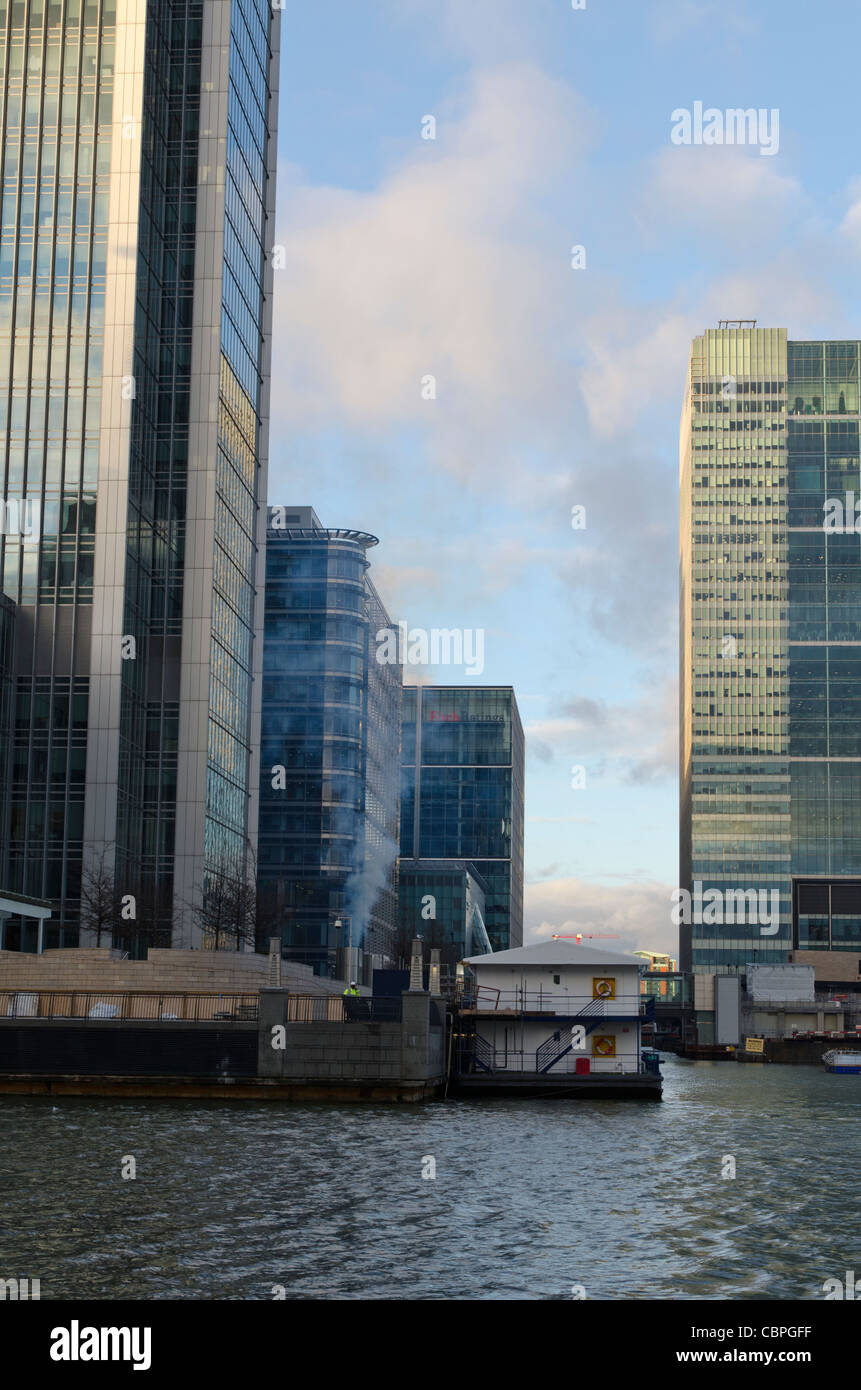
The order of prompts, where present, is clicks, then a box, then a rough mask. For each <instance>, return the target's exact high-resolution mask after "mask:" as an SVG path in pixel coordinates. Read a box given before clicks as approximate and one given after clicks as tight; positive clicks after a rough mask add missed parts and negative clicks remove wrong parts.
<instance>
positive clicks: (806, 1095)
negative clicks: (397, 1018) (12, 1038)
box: [0, 1058, 861, 1299]
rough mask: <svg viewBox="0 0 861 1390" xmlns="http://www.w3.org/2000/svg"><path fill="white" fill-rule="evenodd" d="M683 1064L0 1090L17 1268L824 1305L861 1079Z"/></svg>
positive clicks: (154, 1283)
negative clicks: (227, 1089)
mask: <svg viewBox="0 0 861 1390" xmlns="http://www.w3.org/2000/svg"><path fill="white" fill-rule="evenodd" d="M664 1076H665V1084H664V1101H663V1103H662V1104H655V1103H646V1102H638V1101H613V1100H605V1101H593V1102H589V1103H586V1102H583V1101H559V1100H556V1101H553V1100H548V1101H520V1100H501V1099H500V1100H481V1101H479V1100H475V1099H473V1100H469V1101H448V1102H437V1103H433V1104H430V1105H425V1106H421V1107H420V1106H416V1107H411V1106H385V1107H383V1106H372V1105H358V1104H357V1105H352V1106H347V1105H338V1106H327V1105H322V1104H318V1105H307V1106H304V1105H303V1106H300V1105H286V1104H278V1103H273V1102H270V1103H259V1104H258V1103H251V1102H240V1103H233V1104H224V1103H220V1102H219V1103H215V1102H213V1103H209V1104H203V1103H198V1102H182V1101H173V1102H168V1101H121V1102H115V1101H112V1100H107V1099H105V1100H92V1101H88V1100H84V1099H67V1100H64V1099H60V1100H51V1099H41V1098H40V1099H35V1098H32V1099H31V1098H17V1097H6V1096H0V1277H4V1278H9V1277H26V1276H29V1277H30V1278H40V1279H41V1294H42V1298H43V1299H45V1298H62V1299H89V1298H114V1299H135V1298H164V1299H187V1298H203V1299H225V1298H226V1299H269V1298H272V1297H273V1287H274V1286H275V1285H283V1286H284V1288H285V1289H286V1292H287V1297H288V1298H323V1299H325V1298H362V1297H364V1298H398V1299H446V1298H461V1299H520V1298H527V1299H568V1298H570V1297H571V1296H572V1285H575V1284H581V1285H583V1286H584V1288H585V1292H586V1296H587V1297H590V1298H598V1299H622V1298H674V1299H680V1298H681V1299H684V1298H713V1299H739V1298H741V1299H744V1298H772V1299H781V1298H791V1297H795V1298H806V1299H810V1298H821V1297H822V1291H821V1286H822V1283H823V1281H824V1280H825V1279H826V1278H828V1277H830V1276H837V1277H842V1276H843V1274H844V1273H845V1271H846V1270H847V1269H856V1270H858V1271H861V1249H859V1245H858V1242H857V1240H856V1238H855V1235H856V1233H857V1230H858V1198H857V1191H858V1163H859V1125H861V1077H852V1076H829V1075H827V1074H825V1073H824V1072H823V1071H821V1070H818V1069H814V1068H810V1067H779V1066H754V1065H747V1066H741V1065H737V1064H733V1063H696V1064H694V1063H686V1062H680V1061H677V1060H675V1059H673V1058H668V1059H665V1063H664ZM126 1155H131V1156H133V1157H134V1158H135V1159H136V1163H137V1177H136V1178H135V1179H134V1180H125V1181H124V1180H123V1179H122V1177H121V1165H122V1159H123V1157H124V1156H126ZM727 1155H731V1156H733V1157H734V1158H735V1162H736V1174H737V1175H736V1177H735V1179H724V1178H722V1177H721V1169H722V1166H726V1165H724V1163H723V1160H724V1156H727ZM429 1157H430V1158H433V1159H434V1160H435V1164H436V1178H435V1179H423V1178H422V1168H423V1160H424V1159H426V1158H429ZM424 1167H425V1168H426V1169H427V1168H429V1167H430V1165H428V1164H427V1163H425V1164H424ZM859 1277H861V1275H859Z"/></svg>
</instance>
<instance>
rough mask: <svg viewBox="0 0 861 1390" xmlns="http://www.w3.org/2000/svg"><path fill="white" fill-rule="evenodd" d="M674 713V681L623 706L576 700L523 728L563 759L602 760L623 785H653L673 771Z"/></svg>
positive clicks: (675, 756)
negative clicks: (624, 783)
mask: <svg viewBox="0 0 861 1390" xmlns="http://www.w3.org/2000/svg"><path fill="white" fill-rule="evenodd" d="M678 711H679V706H678V691H677V684H676V681H675V678H673V679H668V680H664V681H663V682H662V683H661V684H659V685H656V684H652V685H648V686H646V687H645V689H644V691H643V693H642V694H641V696H640V697H639V698H638V699H635V700H632V701H630V702H628V703H619V704H610V703H609V702H607V701H606V700H594V699H590V698H587V697H575V698H573V699H571V700H569V701H568V702H567V703H566V704H565V705H564V706H563V707H562V709H561V710H560V712H559V714H558V715H556V716H555V717H552V718H549V719H540V720H536V721H535V722H533V723H530V724H527V726H526V735H527V738H528V739H529V740H530V741H531V740H533V739H534V740H537V742H538V744H539V747H543V748H545V749H549V750H551V752H552V753H555V754H560V755H562V756H564V757H566V758H567V757H578V758H583V757H585V756H586V755H588V757H589V758H591V759H594V758H603V759H606V760H607V761H608V762H609V763H610V765H611V766H613V767H615V769H616V771H617V772H618V773H619V775H620V776H621V777H622V779H623V780H624V781H626V782H632V783H643V782H653V781H658V780H661V779H663V778H666V777H675V776H676V775H677V773H678V717H679V716H678Z"/></svg>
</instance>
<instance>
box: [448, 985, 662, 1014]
mask: <svg viewBox="0 0 861 1390" xmlns="http://www.w3.org/2000/svg"><path fill="white" fill-rule="evenodd" d="M462 1007H463V1008H464V1009H466V1010H476V1011H477V1012H479V1013H529V1014H534V1013H547V1014H557V1015H561V1016H564V1017H566V1018H578V1017H581V1016H582V1017H583V1018H646V1017H648V1016H650V1015H652V1014H653V1013H654V1007H655V1004H654V999H652V998H648V997H646V996H644V995H641V994H620V995H617V996H616V997H615V998H595V997H594V996H593V995H591V994H570V993H569V992H568V991H567V990H545V989H538V990H526V989H508V990H506V989H495V988H492V987H490V986H488V985H479V986H478V987H477V988H476V989H474V990H472V991H465V992H464V995H463V1000H462Z"/></svg>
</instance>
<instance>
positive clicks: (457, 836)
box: [401, 685, 524, 951]
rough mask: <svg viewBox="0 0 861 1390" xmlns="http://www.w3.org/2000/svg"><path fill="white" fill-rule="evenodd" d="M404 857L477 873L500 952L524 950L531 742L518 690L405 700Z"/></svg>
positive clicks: (416, 690)
mask: <svg viewBox="0 0 861 1390" xmlns="http://www.w3.org/2000/svg"><path fill="white" fill-rule="evenodd" d="M401 750H402V751H401V763H402V777H401V858H402V860H403V862H404V863H405V864H407V862H408V861H412V862H409V865H408V867H409V868H410V870H411V871H412V872H415V871H416V870H418V869H419V868H420V867H421V866H420V864H418V863H416V862H414V861H420V860H436V861H442V860H460V861H469V862H471V863H472V864H474V865H475V868H476V869H477V870H478V873H479V875H480V876H481V879H482V880H483V881H484V884H485V885H486V916H485V922H486V925H487V933H488V936H489V938H490V941H491V943H492V945H493V949H494V950H495V951H501V950H505V949H506V948H507V947H509V946H520V945H522V942H523V805H524V738H523V726H522V724H521V722H520V714H519V711H518V708H517V701H516V700H515V698H514V691H513V690H512V689H511V687H510V686H498V687H494V686H436V685H428V686H424V687H422V686H409V687H405V688H404V692H403V729H402V736H401Z"/></svg>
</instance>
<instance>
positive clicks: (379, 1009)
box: [286, 994, 401, 1023]
mask: <svg viewBox="0 0 861 1390" xmlns="http://www.w3.org/2000/svg"><path fill="white" fill-rule="evenodd" d="M400 1018H401V1000H400V997H397V996H391V997H390V996H388V995H385V996H380V997H377V998H372V997H370V996H369V995H355V994H289V995H288V996H287V1014H286V1022H287V1023H399V1022H400Z"/></svg>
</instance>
